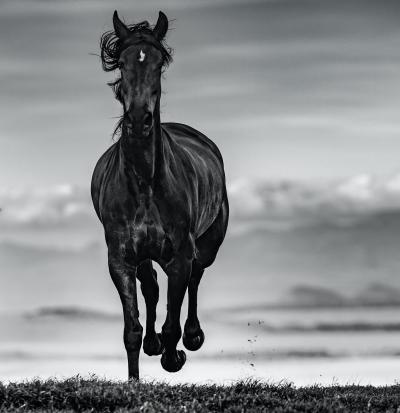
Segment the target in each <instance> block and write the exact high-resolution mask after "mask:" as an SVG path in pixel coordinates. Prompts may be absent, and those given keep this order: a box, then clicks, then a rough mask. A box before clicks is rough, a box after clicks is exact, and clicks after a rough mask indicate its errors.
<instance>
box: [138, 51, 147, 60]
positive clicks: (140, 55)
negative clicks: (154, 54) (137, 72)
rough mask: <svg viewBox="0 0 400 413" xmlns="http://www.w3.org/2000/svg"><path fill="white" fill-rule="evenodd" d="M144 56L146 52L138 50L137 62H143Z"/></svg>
mask: <svg viewBox="0 0 400 413" xmlns="http://www.w3.org/2000/svg"><path fill="white" fill-rule="evenodd" d="M145 57H146V54H145V53H143V50H140V53H139V62H144V58H145Z"/></svg>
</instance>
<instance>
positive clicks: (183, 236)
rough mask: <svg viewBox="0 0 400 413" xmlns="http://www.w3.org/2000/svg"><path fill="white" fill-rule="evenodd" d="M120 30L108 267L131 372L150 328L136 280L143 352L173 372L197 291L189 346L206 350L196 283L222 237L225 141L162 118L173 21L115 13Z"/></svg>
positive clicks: (105, 188)
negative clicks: (134, 20)
mask: <svg viewBox="0 0 400 413" xmlns="http://www.w3.org/2000/svg"><path fill="white" fill-rule="evenodd" d="M113 23H114V31H110V32H106V33H104V34H103V36H102V38H101V42H100V46H101V58H102V65H103V69H104V70H106V71H112V70H114V69H117V68H119V70H120V73H121V76H120V77H119V78H118V79H117V80H116V81H115V82H113V83H111V86H112V87H113V89H114V92H115V95H116V98H117V99H118V100H119V101H120V102H121V104H122V106H123V115H122V117H121V120H120V121H119V123H118V126H117V129H116V131H117V132H119V135H120V136H119V139H118V141H117V142H116V143H114V144H113V145H112V146H111V147H110V148H109V149H108V150H107V151H106V152H105V153H104V155H103V156H102V157H101V158H100V159H99V161H98V163H97V165H96V167H95V170H94V172H93V177H92V186H91V194H92V200H93V204H94V208H95V210H96V213H97V215H98V217H99V219H100V221H101V223H102V224H103V226H104V231H105V239H106V243H107V247H108V264H109V269H110V274H111V277H112V280H113V282H114V284H115V286H116V288H117V290H118V293H119V295H120V298H121V302H122V307H123V312H124V322H125V328H124V343H125V348H126V351H127V355H128V366H129V378H135V379H137V378H138V377H139V363H138V359H139V352H140V348H141V345H142V330H143V328H142V326H141V325H140V323H139V319H138V317H139V312H138V304H137V294H136V278H137V279H138V280H139V281H140V283H141V290H142V292H143V296H144V298H145V302H146V312H147V319H146V335H145V337H144V340H143V350H144V352H145V353H146V354H148V355H159V354H162V357H161V364H162V366H163V368H164V369H165V370H167V371H170V372H174V371H178V370H180V369H181V368H182V366H183V364H184V363H185V360H186V355H185V352H184V351H182V350H180V351H177V350H176V346H177V344H178V341H179V339H180V338H181V334H182V330H181V326H180V320H179V319H180V313H181V306H182V301H183V298H184V296H185V293H186V289H188V292H189V308H188V317H187V320H186V323H185V327H184V334H183V344H184V346H185V347H186V348H187V349H188V350H192V351H194V350H198V349H199V348H200V347H201V345H202V344H203V342H204V333H203V331H202V329H201V327H200V323H199V320H198V318H197V290H198V286H199V282H200V280H201V277H202V275H203V272H204V269H205V268H206V267H208V266H210V265H211V264H212V263H213V262H214V260H215V257H216V254H217V252H218V249H219V247H220V245H221V243H222V241H223V240H224V237H225V233H226V229H227V225H228V215H229V206H228V199H227V194H226V187H225V174H224V166H223V160H222V157H221V154H220V152H219V150H218V148H217V146H216V145H215V144H214V143H213V142H212V141H211V140H210V139H208V138H207V137H206V136H204V135H203V134H201V133H200V132H198V131H196V130H195V129H193V128H191V127H190V126H186V125H183V124H179V123H161V122H160V94H161V82H160V78H161V73H162V70H163V68H165V67H166V65H167V64H168V63H169V62H170V61H171V54H170V49H168V48H167V46H166V45H165V43H164V37H165V34H166V32H167V30H168V20H167V18H166V16H165V14H164V13H162V12H160V13H159V17H158V21H157V24H156V25H155V27H154V29H151V27H150V25H149V23H148V22H146V21H145V22H142V23H139V24H136V25H130V26H126V25H125V24H124V23H122V22H121V20H120V19H119V18H118V14H117V12H116V11H115V12H114V16H113ZM152 261H156V262H157V263H158V264H159V265H160V266H161V268H162V269H163V270H164V271H165V273H166V274H167V276H168V307H167V317H166V321H165V323H164V325H163V327H162V333H161V334H156V332H155V327H154V323H155V320H156V306H157V302H158V296H159V289H158V284H157V274H156V272H155V271H154V270H153V267H152Z"/></svg>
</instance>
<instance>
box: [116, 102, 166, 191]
mask: <svg viewBox="0 0 400 413" xmlns="http://www.w3.org/2000/svg"><path fill="white" fill-rule="evenodd" d="M153 121H154V124H153V129H152V131H151V134H150V135H149V136H148V137H147V138H144V139H135V138H129V137H126V136H124V135H122V136H121V139H120V149H121V150H120V154H121V157H120V159H121V162H122V166H123V170H124V173H127V174H128V175H131V174H133V175H134V177H135V178H136V180H137V182H138V184H139V190H140V188H141V187H143V188H151V187H153V181H154V177H155V175H156V172H157V168H159V167H160V162H161V161H162V159H161V156H160V154H161V144H162V142H161V138H162V136H161V121H160V105H159V101H158V103H157V105H156V108H155V110H154V113H153Z"/></svg>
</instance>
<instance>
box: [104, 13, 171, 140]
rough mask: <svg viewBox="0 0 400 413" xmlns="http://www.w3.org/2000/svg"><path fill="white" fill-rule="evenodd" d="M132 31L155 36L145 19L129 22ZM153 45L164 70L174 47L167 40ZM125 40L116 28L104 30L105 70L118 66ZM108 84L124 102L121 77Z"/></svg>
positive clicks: (116, 131) (117, 129) (117, 130)
mask: <svg viewBox="0 0 400 413" xmlns="http://www.w3.org/2000/svg"><path fill="white" fill-rule="evenodd" d="M126 27H128V29H129V30H130V31H131V33H134V34H138V35H141V34H143V35H148V36H149V35H150V36H153V31H152V27H151V26H150V24H149V22H148V21H146V20H144V21H142V22H140V23H136V24H129V25H126ZM152 44H153V45H155V46H156V47H157V49H158V50H160V52H161V54H162V56H163V66H162V70H163V71H164V70H165V69H166V68H167V67H168V65H169V64H170V63H171V62H172V52H173V50H172V48H171V47H169V46H168V45H167V44H166V42H165V40H164V39H163V40H161V41H159V40H155V38H154V42H152ZM123 46H124V45H123V42H122V41H121V40H120V39H119V38H118V37H117V35H116V34H115V32H114V30H109V31H106V32H104V33H103V34H102V35H101V37H100V59H101V66H102V68H103V70H104V71H105V72H112V71H113V70H115V69H117V68H118V61H119V58H120V56H121V53H122V51H123V50H124V47H123ZM107 84H108V86H110V87H111V89H112V90H113V92H114V95H115V98H116V99H117V100H118V101H119V102H121V103H122V95H121V78H120V77H118V78H117V79H115V80H114V81H112V82H109V83H107ZM124 115H125V114H122V116H121V118H120V119H119V121H118V123H117V125H116V127H115V129H114V132H113V137H114V136H119V135H120V134H121V131H122V123H123V120H124Z"/></svg>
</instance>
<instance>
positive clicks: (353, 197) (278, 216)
mask: <svg viewBox="0 0 400 413" xmlns="http://www.w3.org/2000/svg"><path fill="white" fill-rule="evenodd" d="M228 192H229V199H230V204H231V216H232V221H233V223H234V224H238V226H239V227H241V228H254V227H260V226H261V227H266V228H270V229H273V228H275V229H287V228H293V227H296V226H304V225H315V224H321V223H327V224H331V225H337V226H346V225H352V224H354V223H357V222H359V220H361V219H364V218H365V217H368V216H370V215H371V214H378V213H383V212H393V211H399V210H400V174H396V175H393V176H391V177H386V178H377V177H374V176H371V175H368V174H359V175H356V176H352V177H350V178H348V179H345V180H342V181H331V182H323V183H310V182H307V183H305V182H295V181H260V180H253V181H251V180H245V179H242V180H239V181H236V182H233V183H232V184H231V185H230V186H229V189H228ZM240 224H242V226H240Z"/></svg>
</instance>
